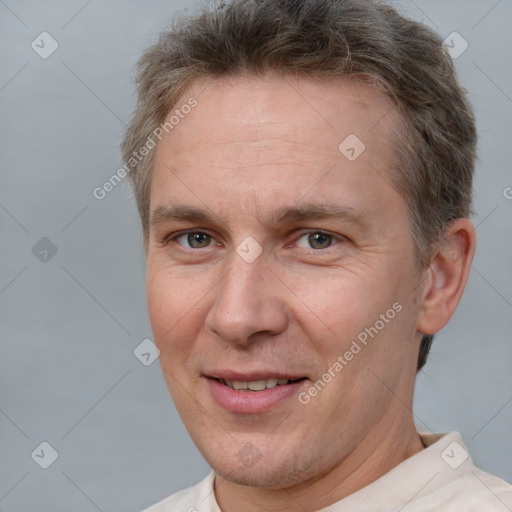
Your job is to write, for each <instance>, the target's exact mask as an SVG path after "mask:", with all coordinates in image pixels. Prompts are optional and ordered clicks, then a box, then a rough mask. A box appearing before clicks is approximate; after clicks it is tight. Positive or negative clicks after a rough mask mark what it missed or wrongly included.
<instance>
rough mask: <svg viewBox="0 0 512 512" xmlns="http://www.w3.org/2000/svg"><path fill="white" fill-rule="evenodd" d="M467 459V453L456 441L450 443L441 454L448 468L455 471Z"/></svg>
mask: <svg viewBox="0 0 512 512" xmlns="http://www.w3.org/2000/svg"><path fill="white" fill-rule="evenodd" d="M468 457H469V453H468V452H467V451H466V450H465V449H464V447H463V446H461V445H460V444H459V443H457V441H453V442H452V443H450V444H449V445H448V446H447V447H446V448H445V449H444V450H443V451H442V452H441V458H442V459H443V460H444V461H445V462H446V464H448V466H450V467H451V468H452V469H457V468H459V467H460V466H462V464H464V462H466V459H467V458H468Z"/></svg>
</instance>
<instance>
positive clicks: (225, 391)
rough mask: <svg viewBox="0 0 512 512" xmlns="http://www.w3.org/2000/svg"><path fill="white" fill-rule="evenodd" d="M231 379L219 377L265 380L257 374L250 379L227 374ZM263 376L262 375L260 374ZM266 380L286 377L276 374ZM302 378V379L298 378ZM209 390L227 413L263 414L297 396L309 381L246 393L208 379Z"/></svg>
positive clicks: (239, 375) (267, 376)
mask: <svg viewBox="0 0 512 512" xmlns="http://www.w3.org/2000/svg"><path fill="white" fill-rule="evenodd" d="M227 374H229V375H231V377H219V378H223V379H226V380H242V381H245V380H263V377H258V376H257V375H256V374H255V375H251V376H250V378H248V376H247V375H244V376H242V375H241V374H237V373H235V372H231V373H227ZM260 375H261V374H260ZM265 378H276V379H277V378H282V379H286V378H288V377H285V376H277V375H276V374H269V373H268V372H267V373H266V374H265ZM298 378H301V377H298ZM206 382H207V384H208V389H209V392H210V395H211V396H212V397H213V399H214V400H215V401H216V402H217V403H218V404H219V405H220V406H221V407H222V408H223V409H225V410H226V411H228V412H231V413H238V414H261V413H264V412H268V411H270V410H271V409H272V408H274V407H276V406H278V405H279V404H281V403H282V402H284V401H285V400H289V399H290V398H291V397H293V396H294V395H297V394H298V393H299V391H300V389H301V388H303V387H304V386H305V385H307V382H308V379H304V380H299V381H296V382H290V383H289V384H284V385H281V386H275V387H273V388H270V389H264V390H262V391H246V390H235V389H231V388H230V387H228V386H226V385H225V384H223V383H222V382H220V381H219V380H216V379H215V378H213V377H206Z"/></svg>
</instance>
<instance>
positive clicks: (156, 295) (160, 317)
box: [146, 265, 206, 359]
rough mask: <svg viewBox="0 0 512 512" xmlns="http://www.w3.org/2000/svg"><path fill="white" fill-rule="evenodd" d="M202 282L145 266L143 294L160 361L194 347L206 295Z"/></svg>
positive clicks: (155, 266) (170, 271)
mask: <svg viewBox="0 0 512 512" xmlns="http://www.w3.org/2000/svg"><path fill="white" fill-rule="evenodd" d="M202 284H204V283H202V282H201V279H194V278H191V277H190V276H189V277H186V278H185V277H181V278H180V277H179V276H177V275H176V273H175V272H173V271H172V269H165V268H160V267H158V266H157V265H148V271H147V276H146V294H147V303H148V312H149V319H150V322H151V329H152V331H153V334H154V337H155V343H156V345H157V346H158V348H159V349H160V351H161V357H163V358H164V359H166V358H167V355H168V353H169V352H170V351H171V350H172V352H173V354H174V355H178V354H179V353H180V352H183V351H184V350H185V349H186V348H187V347H188V348H190V347H192V345H193V339H194V337H195V336H196V335H197V332H198V330H199V329H200V328H201V320H200V319H199V318H198V317H199V315H200V309H199V308H200V307H201V298H203V300H204V299H205V298H206V297H204V295H205V291H204V290H203V288H202V286H201V285H202Z"/></svg>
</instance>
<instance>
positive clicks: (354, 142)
mask: <svg viewBox="0 0 512 512" xmlns="http://www.w3.org/2000/svg"><path fill="white" fill-rule="evenodd" d="M365 149H366V146H365V145H364V144H363V141H362V140H361V139H360V138H359V137H358V136H357V135H355V134H353V133H351V134H350V135H349V136H348V137H346V138H345V139H344V140H343V141H342V142H341V143H340V145H339V146H338V150H339V152H340V153H341V154H342V155H343V156H344V157H345V158H347V160H350V161H351V162H353V161H354V160H357V159H358V158H359V157H360V156H361V155H362V154H363V152H364V150H365Z"/></svg>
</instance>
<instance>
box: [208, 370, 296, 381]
mask: <svg viewBox="0 0 512 512" xmlns="http://www.w3.org/2000/svg"><path fill="white" fill-rule="evenodd" d="M204 376H205V377H208V378H210V379H224V380H230V381H232V380H236V381H240V382H249V381H254V380H266V379H288V380H297V379H303V378H305V375H299V374H295V373H285V372H277V371H272V370H265V371H250V372H249V371H247V372H234V371H232V370H215V371H211V372H205V373H204Z"/></svg>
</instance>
